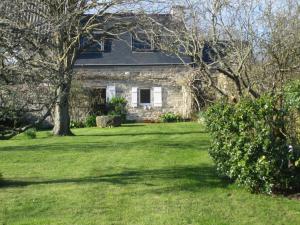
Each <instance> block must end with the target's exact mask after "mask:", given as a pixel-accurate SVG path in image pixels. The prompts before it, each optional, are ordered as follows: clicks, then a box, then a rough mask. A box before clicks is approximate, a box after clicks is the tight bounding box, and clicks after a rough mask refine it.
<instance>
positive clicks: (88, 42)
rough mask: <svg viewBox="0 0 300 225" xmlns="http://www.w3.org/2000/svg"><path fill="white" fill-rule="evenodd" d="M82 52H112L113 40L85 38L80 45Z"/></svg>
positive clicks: (96, 36)
mask: <svg viewBox="0 0 300 225" xmlns="http://www.w3.org/2000/svg"><path fill="white" fill-rule="evenodd" d="M80 45H81V46H80V47H81V50H82V51H83V52H88V53H97V52H111V49H112V39H111V38H106V37H105V38H104V37H101V36H100V35H98V34H97V35H94V37H93V38H88V37H84V38H82V39H81V43H80Z"/></svg>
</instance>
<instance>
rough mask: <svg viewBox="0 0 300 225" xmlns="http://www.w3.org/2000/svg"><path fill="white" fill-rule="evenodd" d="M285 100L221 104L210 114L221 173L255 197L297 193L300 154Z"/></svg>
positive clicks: (213, 149) (215, 156) (267, 98)
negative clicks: (292, 141) (293, 142)
mask: <svg viewBox="0 0 300 225" xmlns="http://www.w3.org/2000/svg"><path fill="white" fill-rule="evenodd" d="M282 102H283V99H282V97H281V96H277V97H271V96H264V97H261V98H259V99H257V100H252V99H244V100H241V101H240V102H239V103H238V104H235V105H234V104H230V103H227V102H219V103H217V104H215V105H214V106H212V107H210V108H209V109H208V110H207V112H206V114H205V119H206V120H205V121H206V124H207V128H208V129H209V131H210V132H211V134H212V138H213V143H212V146H211V148H210V151H209V153H210V155H211V156H212V158H213V159H214V161H215V163H216V165H217V168H218V170H219V171H220V172H221V173H222V174H224V175H227V176H228V177H230V178H231V179H233V180H236V181H237V182H238V183H239V184H241V185H243V186H246V187H247V188H249V189H250V190H251V191H252V192H263V193H274V192H277V191H290V190H296V189H297V188H299V185H300V170H299V169H300V168H299V167H298V166H297V160H298V159H299V150H297V149H296V146H290V140H289V138H288V137H287V136H286V135H285V134H286V129H287V128H286V127H285V125H286V118H287V116H288V110H287V109H286V107H285V106H284V104H282Z"/></svg>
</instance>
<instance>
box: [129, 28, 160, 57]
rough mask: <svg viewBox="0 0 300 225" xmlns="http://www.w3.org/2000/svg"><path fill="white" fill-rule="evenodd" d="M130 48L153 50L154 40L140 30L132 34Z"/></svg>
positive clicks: (138, 50) (145, 50) (140, 50)
mask: <svg viewBox="0 0 300 225" xmlns="http://www.w3.org/2000/svg"><path fill="white" fill-rule="evenodd" d="M132 50H133V51H137V52H148V51H154V50H155V47H154V41H153V39H149V37H148V36H147V35H146V34H145V33H142V32H139V33H137V34H134V35H132Z"/></svg>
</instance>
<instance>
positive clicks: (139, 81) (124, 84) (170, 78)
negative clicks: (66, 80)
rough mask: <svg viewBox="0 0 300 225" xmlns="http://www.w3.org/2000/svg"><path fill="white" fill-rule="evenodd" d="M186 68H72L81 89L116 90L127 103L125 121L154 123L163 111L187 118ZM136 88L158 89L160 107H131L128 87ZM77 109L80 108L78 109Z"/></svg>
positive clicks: (188, 113) (187, 90) (187, 91)
mask: <svg viewBox="0 0 300 225" xmlns="http://www.w3.org/2000/svg"><path fill="white" fill-rule="evenodd" d="M186 76H188V68H186V67H184V66H118V67H116V66H101V67H81V68H76V79H77V81H80V83H81V84H82V85H83V87H84V88H106V87H107V86H115V87H116V96H122V97H125V98H126V100H127V101H128V106H127V108H128V118H127V119H129V120H136V121H145V120H147V121H148V120H149V121H156V120H158V119H159V117H160V115H161V114H163V113H167V112H173V113H176V114H180V115H181V116H182V117H184V118H190V115H191V113H192V96H191V94H190V92H189V89H188V88H187V87H186V86H185V84H184V80H185V77H186ZM133 87H137V88H138V89H143V88H150V89H153V88H154V87H161V88H162V107H154V106H153V92H152V91H151V103H152V104H151V105H149V106H143V105H141V104H138V106H137V107H132V88H133ZM78 107H80V106H78Z"/></svg>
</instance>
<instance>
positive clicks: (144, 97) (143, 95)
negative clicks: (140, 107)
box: [140, 89, 151, 104]
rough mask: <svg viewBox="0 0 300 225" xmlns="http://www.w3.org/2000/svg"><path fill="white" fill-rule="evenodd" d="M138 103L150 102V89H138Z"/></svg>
mask: <svg viewBox="0 0 300 225" xmlns="http://www.w3.org/2000/svg"><path fill="white" fill-rule="evenodd" d="M140 103H141V104H150V103H151V91H150V89H140Z"/></svg>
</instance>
